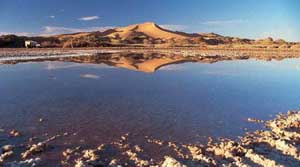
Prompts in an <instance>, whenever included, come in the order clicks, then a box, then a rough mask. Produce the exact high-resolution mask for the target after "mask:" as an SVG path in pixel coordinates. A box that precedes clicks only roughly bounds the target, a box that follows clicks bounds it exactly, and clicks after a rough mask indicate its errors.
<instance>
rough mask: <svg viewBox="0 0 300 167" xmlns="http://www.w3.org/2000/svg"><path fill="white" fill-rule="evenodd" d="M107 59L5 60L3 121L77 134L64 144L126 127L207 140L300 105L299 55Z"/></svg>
mask: <svg viewBox="0 0 300 167" xmlns="http://www.w3.org/2000/svg"><path fill="white" fill-rule="evenodd" d="M144 61H145V60H144ZM174 63H175V62H174ZM176 63H178V62H176ZM106 64H110V65H106ZM106 64H103V62H101V63H100V64H99V63H95V62H85V63H75V62H70V60H63V59H61V60H60V61H58V60H56V61H45V62H43V61H41V62H27V63H20V64H15V65H7V64H4V65H1V66H0V92H1V95H0V128H3V129H7V130H10V129H17V130H19V131H20V132H21V133H22V134H24V136H25V137H30V136H40V135H43V134H45V133H48V134H49V135H55V134H61V133H64V132H68V133H70V134H73V133H76V135H72V136H70V137H68V138H67V139H65V140H64V141H63V142H61V143H59V144H61V145H64V144H65V145H78V144H81V145H85V146H95V145H99V143H108V142H110V141H113V140H116V139H117V138H120V136H122V135H124V134H126V133H129V134H131V135H133V136H136V140H137V141H136V142H138V138H139V137H144V136H151V137H153V138H157V139H161V140H167V141H177V142H182V143H202V142H204V141H206V139H207V137H208V136H212V137H229V138H236V137H237V136H238V135H243V134H244V132H245V130H255V129H258V128H262V127H260V125H256V124H253V123H248V122H247V121H246V120H247V118H249V117H250V118H258V119H270V117H272V116H274V115H275V114H277V113H279V112H286V111H288V110H292V109H299V104H300V93H299V90H300V60H298V59H286V60H283V61H268V62H266V61H256V60H234V61H221V62H217V63H214V64H205V63H200V62H186V63H181V64H173V65H169V64H172V63H168V65H167V66H164V65H162V66H159V68H155V70H154V71H153V72H152V73H149V72H150V71H151V70H148V71H146V72H145V71H143V70H140V71H139V70H136V69H135V70H132V68H128V67H127V66H126V67H127V68H119V67H114V66H117V65H116V64H114V63H106ZM112 65H113V66H112ZM123 67H124V66H123ZM141 69H143V68H141ZM39 118H43V119H45V121H44V122H42V123H40V122H39V121H38V120H39ZM133 142H134V141H133Z"/></svg>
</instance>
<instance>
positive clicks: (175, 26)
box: [159, 24, 188, 31]
mask: <svg viewBox="0 0 300 167" xmlns="http://www.w3.org/2000/svg"><path fill="white" fill-rule="evenodd" d="M159 26H161V27H162V28H165V29H168V30H172V31H182V30H185V29H187V28H188V26H186V25H180V24H162V25H159Z"/></svg>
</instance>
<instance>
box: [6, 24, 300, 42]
mask: <svg viewBox="0 0 300 167" xmlns="http://www.w3.org/2000/svg"><path fill="white" fill-rule="evenodd" d="M25 40H34V41H37V42H39V43H40V44H41V46H42V47H64V48H68V47H100V46H102V47H105V46H116V47H124V46H135V47H154V46H155V47H221V48H224V47H226V48H249V47H250V48H300V44H299V43H291V42H286V41H284V40H282V39H279V40H273V39H272V38H267V39H261V40H251V39H241V38H235V37H226V36H222V35H219V34H215V33H193V34H190V33H185V32H177V31H171V30H167V29H164V28H162V27H160V26H159V25H157V24H155V23H152V22H146V23H142V24H134V25H129V26H127V27H119V28H114V29H109V30H106V31H95V32H81V33H74V34H61V35H54V36H47V37H46V36H38V37H26V36H15V35H3V36H0V47H24V41H25Z"/></svg>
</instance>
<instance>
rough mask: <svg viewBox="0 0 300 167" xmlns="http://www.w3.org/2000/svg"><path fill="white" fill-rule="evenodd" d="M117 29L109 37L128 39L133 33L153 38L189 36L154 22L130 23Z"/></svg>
mask: <svg viewBox="0 0 300 167" xmlns="http://www.w3.org/2000/svg"><path fill="white" fill-rule="evenodd" d="M115 30H116V32H114V33H111V34H109V35H108V36H109V37H117V36H119V37H120V38H122V39H126V38H128V37H129V36H131V35H133V34H136V33H143V34H144V35H146V36H148V37H151V38H155V39H157V38H160V39H171V38H178V39H183V38H187V37H188V36H184V35H181V34H179V33H176V32H172V31H169V30H165V29H163V28H161V27H159V26H158V25H157V24H155V23H153V22H146V23H142V24H134V25H129V26H127V27H122V28H116V29H115Z"/></svg>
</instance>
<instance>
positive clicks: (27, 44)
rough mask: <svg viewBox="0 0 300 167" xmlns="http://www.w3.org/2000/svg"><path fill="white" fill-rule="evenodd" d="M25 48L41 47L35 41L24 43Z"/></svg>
mask: <svg viewBox="0 0 300 167" xmlns="http://www.w3.org/2000/svg"><path fill="white" fill-rule="evenodd" d="M25 47H26V48H39V47H41V44H39V43H38V42H36V41H25Z"/></svg>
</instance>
